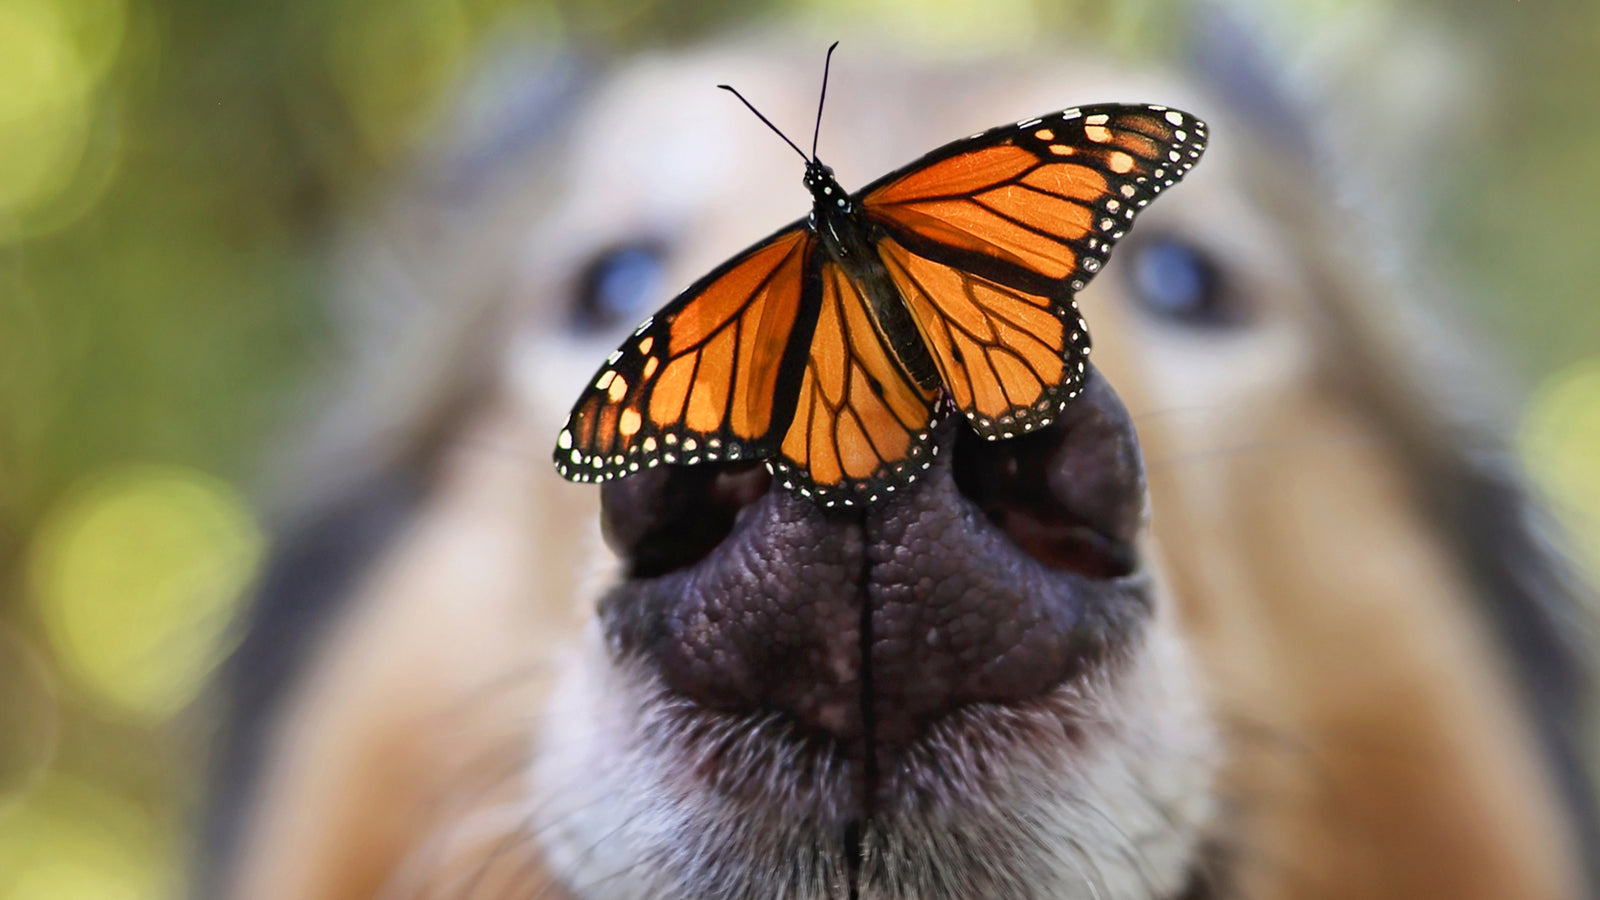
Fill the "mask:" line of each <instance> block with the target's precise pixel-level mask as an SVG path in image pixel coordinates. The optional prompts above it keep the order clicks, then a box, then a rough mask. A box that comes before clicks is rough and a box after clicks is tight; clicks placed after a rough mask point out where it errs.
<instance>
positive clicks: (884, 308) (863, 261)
mask: <svg viewBox="0 0 1600 900" xmlns="http://www.w3.org/2000/svg"><path fill="white" fill-rule="evenodd" d="M803 183H804V184H805V186H806V189H807V190H809V191H810V192H811V215H810V216H808V217H807V218H806V226H807V227H808V228H809V229H810V230H811V232H812V233H813V234H815V235H816V236H817V242H818V243H819V244H820V245H821V247H822V249H823V250H824V251H826V252H827V254H828V256H829V257H830V258H831V259H832V260H833V263H834V264H835V265H837V266H838V267H839V268H840V269H842V270H843V271H844V273H845V275H846V276H847V277H848V278H849V279H850V281H851V282H852V283H853V284H854V285H855V286H856V288H857V289H858V290H859V291H860V293H861V297H862V298H863V299H864V300H866V301H867V306H868V309H869V311H870V313H871V319H872V324H873V330H874V332H876V333H877V335H878V339H879V340H881V341H882V342H883V343H884V346H886V347H888V348H889V350H890V351H891V354H890V355H891V356H892V357H893V361H894V362H896V363H898V364H899V365H900V367H901V369H902V370H903V371H904V373H905V374H906V376H907V377H909V378H910V379H911V380H912V381H913V382H915V383H916V384H917V385H918V386H919V387H922V388H924V389H926V390H934V389H935V388H937V387H938V385H939V373H938V371H937V369H936V368H935V366H934V362H933V358H932V357H931V356H929V355H928V349H927V347H926V346H925V345H924V344H923V342H922V340H921V338H920V337H919V336H918V334H917V328H916V323H915V320H914V319H913V318H912V316H911V311H910V310H908V309H907V308H906V304H905V300H904V298H902V297H901V295H900V291H899V290H898V289H897V288H896V287H895V285H894V281H893V280H892V279H891V278H890V276H889V271H888V269H887V268H885V266H884V264H883V260H881V259H879V258H878V255H877V252H876V250H875V248H876V247H877V245H878V242H879V241H881V240H882V238H883V235H882V233H881V229H878V228H876V227H875V226H874V224H873V222H872V220H870V219H867V218H865V217H863V216H862V215H861V214H860V213H858V212H857V210H856V205H855V203H854V202H853V201H852V198H851V197H850V195H849V194H848V193H846V192H845V190H844V188H842V187H841V186H840V185H839V182H838V179H836V178H834V175H833V170H832V169H830V168H828V167H827V166H825V165H823V164H822V163H821V162H820V161H818V160H812V161H811V162H810V163H808V164H807V165H806V177H805V178H804V180H803ZM813 252H815V251H813Z"/></svg>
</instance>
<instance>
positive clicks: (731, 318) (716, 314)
mask: <svg viewBox="0 0 1600 900" xmlns="http://www.w3.org/2000/svg"><path fill="white" fill-rule="evenodd" d="M815 252H816V248H815V244H814V242H813V241H812V239H811V235H810V233H809V232H807V231H806V230H804V229H803V228H800V227H791V228H787V229H785V230H783V231H780V232H778V233H777V234H775V235H773V236H772V237H770V238H768V239H767V240H765V241H762V242H761V243H759V244H757V245H755V246H754V247H752V248H750V249H749V250H746V251H745V252H744V253H742V254H740V255H739V256H737V257H735V258H734V259H732V260H730V261H729V262H728V263H726V264H724V265H723V266H721V267H719V268H718V269H717V270H716V271H714V272H712V273H711V274H710V275H708V276H706V277H705V278H703V279H701V280H700V281H699V282H697V283H695V284H694V285H693V286H691V287H690V288H689V289H688V290H686V291H684V292H683V293H682V294H681V295H679V296H678V298H677V299H675V300H673V301H672V302H671V303H669V304H668V305H667V306H666V307H665V308H663V309H662V310H661V312H659V313H657V314H656V315H654V316H652V317H651V318H649V319H646V320H645V322H644V324H642V325H640V326H639V328H638V329H637V330H636V331H635V332H634V333H633V335H632V336H631V337H629V338H628V340H626V341H625V342H623V344H622V346H621V347H619V348H618V349H617V351H616V352H615V353H613V354H612V355H611V356H610V357H609V358H608V359H607V360H606V363H605V365H603V366H601V368H600V371H599V372H597V373H596V375H595V377H594V379H592V380H591V381H590V382H589V385H588V387H586V388H585V389H584V392H583V394H582V396H580V397H579V398H578V402H577V403H576V404H575V405H574V406H573V409H572V414H571V415H570V416H569V417H568V419H567V424H566V425H565V427H563V428H562V430H561V433H560V435H559V436H558V438H557V439H556V450H555V463H556V469H557V470H558V471H559V472H560V473H561V474H562V476H564V477H566V478H569V479H571V480H574V481H605V480H608V479H611V478H617V477H620V476H623V475H629V474H632V473H634V472H637V471H640V470H641V469H644V468H648V467H651V466H655V465H658V464H660V463H663V462H666V463H698V462H706V461H711V460H719V459H722V460H736V459H751V460H756V459H762V458H765V457H767V456H770V455H771V453H772V452H773V441H774V440H775V437H776V435H777V433H778V432H779V430H780V429H781V428H782V427H783V426H784V425H786V424H787V423H788V417H789V411H790V409H792V407H793V404H794V399H795V380H796V379H795V370H796V369H797V368H798V366H799V365H801V364H802V358H803V355H804V349H805V347H806V345H807V344H808V343H809V338H810V329H811V323H812V322H813V321H814V320H815V315H816V313H815V310H814V306H815V304H814V303H809V304H808V303H806V302H804V300H805V296H804V295H805V293H806V291H807V287H806V285H807V280H808V277H809V276H808V272H809V270H810V268H811V267H812V265H813V262H812V260H811V256H812V254H814V253H815ZM813 290H814V288H813Z"/></svg>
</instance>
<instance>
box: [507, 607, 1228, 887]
mask: <svg viewBox="0 0 1600 900" xmlns="http://www.w3.org/2000/svg"><path fill="white" fill-rule="evenodd" d="M1150 626H1151V627H1150V628H1149V629H1148V631H1147V632H1146V634H1145V635H1144V636H1143V640H1142V641H1135V642H1134V645H1135V648H1134V649H1133V650H1131V651H1130V652H1129V653H1128V654H1127V655H1126V656H1125V657H1124V658H1122V659H1120V660H1117V661H1115V662H1114V663H1113V664H1109V665H1107V666H1104V667H1099V668H1097V670H1096V671H1093V672H1091V673H1089V674H1087V675H1086V676H1084V677H1080V678H1078V679H1075V680H1074V681H1072V682H1070V683H1068V684H1065V685H1063V686H1061V687H1060V688H1057V689H1056V690H1055V691H1053V692H1052V693H1051V694H1050V695H1048V696H1047V697H1044V698H1041V699H1040V700H1038V701H1034V702H1031V703H1029V704H1025V705H1014V706H1003V705H991V704H981V705H974V706H971V707H968V708H965V709H963V710H960V711H958V712H956V713H954V714H952V715H950V716H948V717H946V718H945V719H943V720H941V721H940V722H938V723H937V724H936V725H935V726H934V727H933V728H932V729H931V731H930V732H929V734H928V735H927V736H925V737H924V738H923V739H922V740H921V741H920V742H919V743H918V744H917V745H916V747H914V748H913V750H912V751H911V752H910V753H908V754H907V756H906V760H905V762H904V763H903V764H902V765H901V766H900V769H899V772H898V773H896V774H895V777H896V779H897V781H896V788H895V792H894V796H895V797H897V798H898V797H901V796H905V797H912V796H914V797H917V798H918V801H917V803H916V805H915V807H914V808H910V809H908V808H907V805H905V804H893V801H891V804H893V805H898V807H899V810H901V811H892V812H888V813H886V814H884V815H881V816H878V817H875V820H874V823H873V824H871V825H869V826H868V827H867V828H866V829H865V830H864V831H863V833H862V835H861V850H862V861H861V865H860V871H859V874H858V885H859V890H858V896H860V897H861V898H862V900H874V898H882V900H889V898H918V900H971V898H974V897H1007V898H1016V900H1026V898H1040V900H1046V898H1048V900H1075V898H1086V900H1151V898H1160V897H1168V896H1171V895H1172V894H1173V893H1175V892H1176V891H1177V890H1179V889H1180V888H1181V887H1182V886H1183V884H1184V883H1185V881H1186V879H1187V878H1188V875H1189V871H1190V869H1191V867H1192V865H1193V862H1194V857H1195V854H1196V852H1197V847H1198V844H1199V839H1200V835H1201V834H1202V832H1203V831H1204V830H1205V828H1206V826H1207V824H1208V823H1209V822H1210V820H1211V819H1212V817H1213V815H1214V812H1215V801H1214V799H1213V793H1212V780H1213V774H1214V768H1215V762H1216V758H1217V753H1216V751H1215V737H1214V734H1213V732H1212V729H1211V726H1210V724H1209V723H1208V721H1207V719H1206V717H1205V715H1204V713H1203V711H1202V707H1201V703H1200V699H1199V692H1198V691H1197V689H1196V682H1195V679H1194V677H1193V669H1192V667H1191V665H1190V662H1189V659H1188V657H1187V652H1186V650H1185V648H1184V646H1183V644H1182V643H1181V641H1180V640H1179V639H1178V637H1177V635H1176V633H1175V630H1174V627H1173V625H1172V623H1171V622H1170V621H1168V620H1167V616H1165V615H1162V616H1158V617H1157V619H1156V620H1155V621H1153V622H1151V623H1150ZM580 652H581V653H582V654H583V656H584V657H585V658H584V659H583V660H582V661H574V664H573V665H571V666H569V667H568V668H567V675H566V677H565V679H564V681H563V682H562V683H561V684H560V685H558V687H557V689H556V693H555V696H554V698H553V701H552V704H551V707H550V711H549V717H548V719H547V722H548V727H547V728H546V729H545V732H544V734H543V735H541V737H540V740H541V745H540V746H539V748H538V752H537V753H536V754H535V757H536V759H537V762H536V764H535V771H534V796H533V798H532V803H533V804H534V805H535V809H534V811H533V815H532V816H531V820H532V822H533V828H534V834H536V835H537V838H536V840H537V842H538V843H539V844H540V846H541V849H542V851H543V853H544V856H545V862H546V864H547V865H548V866H549V870H550V872H551V873H552V875H554V876H555V878H556V879H557V880H558V881H559V882H561V883H562V884H564V885H565V886H566V887H567V888H568V889H569V890H571V891H572V892H573V894H574V895H576V896H577V897H580V898H582V900H635V898H637V900H645V898H650V900H676V898H683V900H690V898H693V900H709V898H734V897H771V898H784V900H810V898H825V897H837V896H842V895H843V890H842V889H843V887H844V886H845V885H846V884H847V883H848V877H849V875H848V872H847V871H846V858H847V854H846V853H845V848H844V844H843V841H844V837H843V831H844V829H843V828H842V827H840V826H839V824H838V823H841V822H843V821H846V818H847V816H846V814H844V813H843V812H841V810H843V809H844V808H845V806H844V804H845V802H846V799H847V797H848V787H847V786H846V785H845V783H844V781H845V779H844V778H842V777H840V773H838V772H837V771H834V770H833V767H834V766H835V765H836V763H831V762H829V759H830V757H829V756H828V755H827V754H825V753H820V752H817V751H816V749H815V745H814V744H808V743H807V742H806V741H805V740H804V739H801V738H798V737H796V736H795V734H794V733H793V732H792V730H791V729H790V726H788V725H787V724H786V723H784V722H782V721H780V720H778V719H777V718H759V717H756V718H752V717H748V716H737V715H731V714H724V713H712V712H708V711H706V710H702V709H698V708H696V707H694V706H693V704H691V703H689V702H688V701H686V700H683V699H681V698H675V697H673V696H671V695H670V694H668V693H667V692H666V691H665V690H664V688H663V687H662V686H661V685H660V683H659V682H658V681H657V680H656V679H654V678H653V677H652V676H650V675H648V674H646V673H645V672H644V671H643V669H642V667H640V666H637V665H631V664H620V665H619V664H614V663H613V661H612V658H611V656H610V654H608V653H607V652H606V647H605V644H604V641H603V639H602V638H601V637H600V635H599V632H598V627H596V626H591V628H590V633H589V635H588V640H587V641H586V646H585V647H584V648H583V649H582V650H581V651H580Z"/></svg>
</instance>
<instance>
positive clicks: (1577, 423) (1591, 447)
mask: <svg viewBox="0 0 1600 900" xmlns="http://www.w3.org/2000/svg"><path fill="white" fill-rule="evenodd" d="M1519 437H1520V441H1519V443H1520V446H1521V451H1522V457H1523V460H1524V463H1525V465H1527V467H1528V471H1529V473H1530V474H1531V475H1532V476H1533V479H1534V481H1535V482H1537V483H1538V485H1539V487H1540V488H1541V489H1542V490H1543V491H1544V493H1545V495H1546V496H1548V497H1549V498H1550V500H1551V501H1552V502H1553V504H1554V506H1555V507H1556V510H1557V512H1558V513H1559V514H1560V515H1561V516H1562V517H1563V519H1565V521H1566V524H1567V526H1568V527H1569V528H1570V529H1571V530H1572V533H1573V536H1574V538H1575V545H1576V549H1577V551H1578V553H1579V555H1580V557H1581V558H1582V562H1583V564H1584V565H1585V567H1586V568H1587V569H1588V571H1589V574H1590V576H1591V578H1593V579H1595V580H1596V583H1600V357H1590V358H1588V359H1585V360H1582V361H1580V362H1578V363H1575V364H1573V365H1571V366H1568V367H1567V368H1565V369H1562V370H1561V371H1559V372H1557V373H1555V374H1554V375H1552V376H1550V377H1549V378H1546V379H1545V380H1544V381H1543V382H1542V383H1541V384H1540V385H1539V387H1538V389H1537V390H1536V391H1535V392H1534V395H1533V399H1532V400H1531V401H1530V402H1529V404H1528V409H1527V412H1526V414H1525V415H1524V416H1523V420H1522V428H1521V430H1520V435H1519Z"/></svg>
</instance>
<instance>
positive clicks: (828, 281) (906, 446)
mask: <svg viewBox="0 0 1600 900" xmlns="http://www.w3.org/2000/svg"><path fill="white" fill-rule="evenodd" d="M819 281H820V291H819V295H818V296H819V304H818V315H817V323H816V329H815V331H814V332H813V336H812V339H811V343H810V347H809V349H808V352H807V356H806V360H805V369H804V371H803V373H802V374H801V375H800V391H799V395H798V397H797V400H796V404H795V408H794V419H793V421H791V422H790V423H789V427H788V429H787V430H786V431H785V433H784V435H783V439H782V441H780V442H779V444H778V448H777V453H778V455H777V458H775V459H773V460H772V462H771V466H772V470H773V473H774V475H775V476H776V477H777V478H778V480H779V481H780V482H782V483H783V485H784V487H786V488H789V489H791V490H796V491H799V492H800V494H801V495H802V496H805V497H810V498H813V499H815V500H816V501H817V502H818V503H821V504H822V505H824V506H834V505H840V504H842V505H849V504H851V503H853V502H856V501H858V500H865V501H868V502H871V501H875V500H877V499H879V497H881V496H882V495H883V494H885V493H892V492H893V491H894V490H895V489H896V488H898V487H901V486H904V485H906V484H909V483H910V482H911V481H913V480H914V479H915V478H916V477H917V475H918V474H919V473H921V472H922V470H924V469H926V468H927V467H928V465H929V463H930V462H931V460H932V458H933V455H934V453H936V452H937V448H936V447H935V446H934V445H933V444H931V443H930V442H929V428H930V426H931V423H932V419H933V401H934V393H933V391H931V390H928V389H926V388H923V387H920V386H918V385H917V384H916V382H915V381H914V380H913V379H912V378H911V377H910V376H909V375H908V374H907V373H906V371H905V369H904V368H903V367H902V366H901V364H900V363H899V361H898V360H897V359H896V358H895V357H894V354H893V353H892V352H890V350H889V349H888V348H887V347H885V346H884V343H883V340H882V339H881V338H880V337H879V336H878V332H877V330H876V329H875V328H874V327H873V324H872V321H871V319H870V313H869V312H868V307H867V300H866V298H864V297H863V296H862V295H861V293H860V291H859V289H858V288H857V287H856V285H855V284H854V283H853V282H851V280H850V279H849V278H848V277H847V276H846V275H845V273H844V270H842V269H841V268H839V266H838V265H837V264H835V263H833V262H832V261H825V262H823V263H822V265H821V267H820V270H819Z"/></svg>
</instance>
